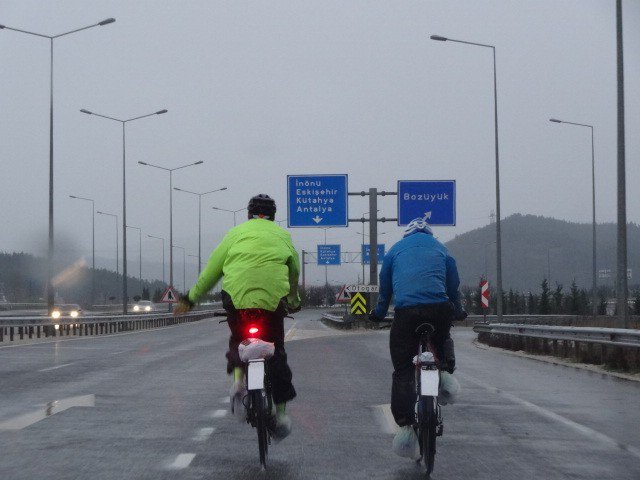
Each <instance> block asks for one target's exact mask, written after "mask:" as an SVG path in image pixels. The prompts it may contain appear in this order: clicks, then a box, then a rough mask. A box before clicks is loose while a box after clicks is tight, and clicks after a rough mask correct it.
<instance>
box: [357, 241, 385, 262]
mask: <svg viewBox="0 0 640 480" xmlns="http://www.w3.org/2000/svg"><path fill="white" fill-rule="evenodd" d="M384 254H385V249H384V243H379V244H378V264H381V263H382V260H383V259H384ZM362 263H364V264H365V265H370V264H371V245H369V244H368V243H365V244H364V245H362Z"/></svg>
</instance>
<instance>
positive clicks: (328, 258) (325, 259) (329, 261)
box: [318, 244, 340, 265]
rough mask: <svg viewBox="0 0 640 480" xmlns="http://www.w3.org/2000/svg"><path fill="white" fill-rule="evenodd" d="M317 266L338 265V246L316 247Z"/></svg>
mask: <svg viewBox="0 0 640 480" xmlns="http://www.w3.org/2000/svg"><path fill="white" fill-rule="evenodd" d="M318 265H340V245H324V244H323V245H318Z"/></svg>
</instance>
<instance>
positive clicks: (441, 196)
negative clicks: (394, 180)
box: [398, 180, 456, 227]
mask: <svg viewBox="0 0 640 480" xmlns="http://www.w3.org/2000/svg"><path fill="white" fill-rule="evenodd" d="M415 218H426V219H427V221H428V222H429V224H430V225H439V226H455V224H456V181H455V180H398V226H400V227H402V226H405V225H408V224H409V222H411V220H413V219H415Z"/></svg>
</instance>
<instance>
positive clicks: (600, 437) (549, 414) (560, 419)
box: [458, 373, 640, 458]
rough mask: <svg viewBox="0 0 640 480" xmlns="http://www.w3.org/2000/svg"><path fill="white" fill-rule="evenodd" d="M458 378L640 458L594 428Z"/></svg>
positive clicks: (491, 387)
mask: <svg viewBox="0 0 640 480" xmlns="http://www.w3.org/2000/svg"><path fill="white" fill-rule="evenodd" d="M458 376H459V377H461V378H464V379H465V380H466V381H468V382H470V383H473V384H474V385H476V386H478V387H481V388H484V389H485V390H488V391H490V392H492V393H497V394H498V395H502V396H503V397H504V398H506V399H507V400H510V401H511V402H513V403H517V404H519V405H522V406H523V407H526V408H528V409H529V410H531V411H533V412H535V413H537V414H538V415H540V416H542V417H545V418H548V419H549V420H554V421H556V422H558V423H560V424H562V425H564V426H565V427H569V428H571V429H573V430H574V431H576V432H578V433H580V434H582V435H584V436H586V437H589V438H591V439H597V440H598V441H600V442H602V443H604V444H607V445H609V446H612V447H615V448H619V449H620V450H624V451H625V452H629V453H630V454H631V455H633V456H634V457H636V458H640V449H638V448H636V447H633V446H631V445H626V444H624V443H621V442H619V441H617V440H615V439H613V438H611V437H609V436H608V435H605V434H604V433H600V432H598V431H597V430H594V429H593V428H590V427H587V426H586V425H582V424H581V423H577V422H574V421H573V420H569V419H568V418H566V417H563V416H562V415H558V414H557V413H554V412H552V411H551V410H547V409H546V408H543V407H540V406H538V405H536V404H534V403H531V402H528V401H526V400H524V399H522V398H520V397H516V396H515V395H512V394H510V393H507V392H505V391H503V390H500V389H499V388H497V387H494V386H492V385H488V384H486V383H484V382H479V381H478V380H476V379H474V378H472V377H469V376H467V375H464V374H461V373H458Z"/></svg>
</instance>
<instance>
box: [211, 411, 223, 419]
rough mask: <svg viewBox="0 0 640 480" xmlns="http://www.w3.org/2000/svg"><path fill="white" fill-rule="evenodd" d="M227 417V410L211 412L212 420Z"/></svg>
mask: <svg viewBox="0 0 640 480" xmlns="http://www.w3.org/2000/svg"><path fill="white" fill-rule="evenodd" d="M226 415H227V410H214V411H213V412H211V417H212V418H222V417H224V416H226Z"/></svg>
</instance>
